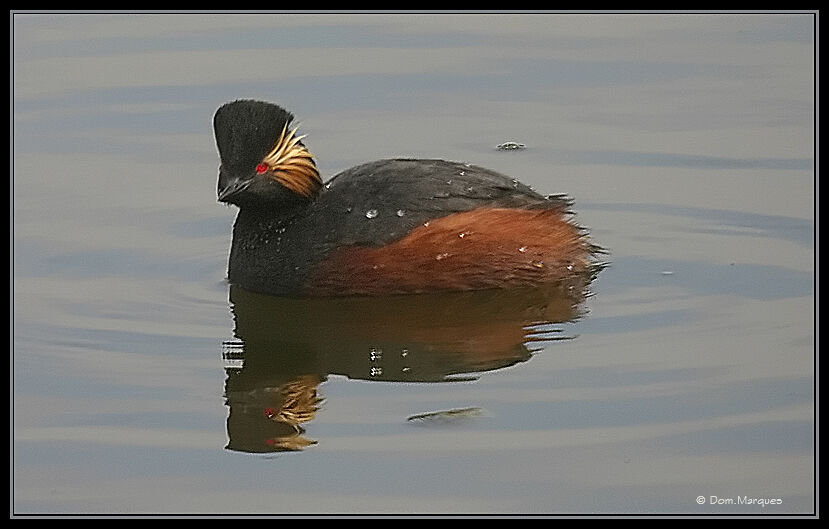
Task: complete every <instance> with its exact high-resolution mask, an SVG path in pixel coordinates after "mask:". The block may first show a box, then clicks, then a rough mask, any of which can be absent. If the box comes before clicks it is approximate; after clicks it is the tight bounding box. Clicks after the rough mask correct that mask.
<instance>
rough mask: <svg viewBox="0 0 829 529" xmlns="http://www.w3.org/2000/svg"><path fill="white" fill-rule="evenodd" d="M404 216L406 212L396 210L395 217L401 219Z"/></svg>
mask: <svg viewBox="0 0 829 529" xmlns="http://www.w3.org/2000/svg"><path fill="white" fill-rule="evenodd" d="M405 214H406V210H404V209H398V210H397V213H396V215H397V216H398V217H402V216H404V215H405Z"/></svg>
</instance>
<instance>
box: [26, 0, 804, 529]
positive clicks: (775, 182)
mask: <svg viewBox="0 0 829 529" xmlns="http://www.w3.org/2000/svg"><path fill="white" fill-rule="evenodd" d="M12 23H13V24H12V30H13V41H12V44H13V66H12V73H13V98H14V101H13V114H12V118H13V132H14V138H13V155H14V158H13V179H12V187H13V189H12V192H13V195H12V198H13V204H12V206H13V217H12V229H13V233H12V241H13V247H12V250H13V258H12V259H13V261H12V264H13V267H14V268H13V277H12V309H13V316H12V330H13V341H12V347H13V354H12V356H11V363H12V383H13V389H12V395H11V397H12V399H13V424H12V427H13V429H12V433H13V444H12V449H13V452H12V465H11V467H12V476H11V477H12V480H13V481H12V484H13V493H12V499H11V504H12V505H11V511H12V514H17V515H22V514H49V513H58V514H81V513H105V514H120V513H148V514H154V513H187V514H209V513H228V514H235V513H274V514H279V513H305V514H324V513H338V514H339V513H353V512H356V513H402V514H406V513H420V514H424V513H425V514H429V513H436V514H440V513H465V514H524V513H530V514H557V513H571V514H581V513H663V514H683V513H691V514H698V513H705V514H712V513H714V514H737V513H742V514H804V513H806V514H807V513H812V512H814V510H815V508H816V505H815V500H816V498H815V488H814V486H815V468H816V467H815V400H814V396H815V382H816V377H815V353H816V347H815V345H816V344H815V306H816V305H815V204H816V195H815V181H816V176H815V172H814V166H815V163H814V160H815V152H814V145H815V143H814V138H815V128H814V116H815V114H814V112H815V92H814V86H815V78H814V71H815V68H814V45H815V35H814V19H813V17H812V16H811V15H808V14H800V15H798V14H790V15H728V16H726V15H674V16H669V15H624V16H620V15H478V16H471V15H423V16H414V15H408V16H389V15H328V16H309V15H290V16H289V15H264V14H251V15H239V16H230V15H156V16H151V15H141V16H138V15H117V16H116V15H69V16H67V15H29V14H19V13H18V14H15V15H14V16H13V17H12ZM241 97H255V98H261V99H266V100H271V101H275V102H279V103H281V104H283V105H284V106H286V107H287V108H289V109H291V110H292V111H293V112H294V113H295V114H296V115H297V116H298V119H299V120H300V122H301V124H302V126H301V131H302V132H303V133H306V134H308V135H309V136H308V139H307V144H308V145H309V147H310V149H311V151H312V152H314V153H315V154H316V156H317V161H318V164H319V166H320V168H321V169H322V172H323V173H324V174H326V175H328V176H331V175H333V174H335V173H336V172H338V171H340V170H342V169H345V168H347V167H349V166H351V165H354V164H356V163H360V162H364V161H368V160H372V159H376V158H382V157H389V156H418V157H440V158H447V159H452V160H461V161H467V162H471V163H475V164H479V165H484V166H487V167H490V168H492V169H495V170H498V171H501V172H504V173H506V174H510V175H512V176H515V177H516V178H519V179H521V180H522V181H524V182H526V183H528V184H530V185H532V186H534V187H535V188H536V189H537V190H539V191H540V192H542V193H567V194H569V195H571V196H572V197H574V199H575V200H576V205H575V210H576V211H577V213H578V217H577V218H578V220H579V222H580V223H581V224H583V225H585V226H588V227H590V228H591V230H592V234H593V237H594V239H595V241H596V242H598V243H599V244H601V245H603V246H606V247H607V248H608V249H609V250H610V252H611V253H610V255H609V256H608V259H609V260H610V261H611V266H610V267H608V268H607V269H605V270H603V271H602V272H601V274H600V275H599V276H598V278H597V279H596V280H595V281H594V282H593V283H592V284H590V285H589V291H590V294H591V295H590V296H588V297H582V296H581V295H580V294H581V290H580V289H575V290H571V291H569V292H564V293H561V292H509V293H471V294H470V293H466V294H457V295H450V296H423V297H412V298H403V299H401V298H377V299H368V300H367V299H362V300H338V301H336V302H331V301H320V300H315V301H301V300H284V299H278V298H276V299H275V298H269V297H267V296H257V295H252V294H250V293H246V292H243V291H239V290H233V291H231V289H230V287H229V286H228V285H227V284H226V282H225V281H224V274H225V266H226V259H227V250H228V247H229V242H230V226H231V223H232V220H233V217H234V214H235V211H234V210H233V209H230V208H226V207H224V206H220V205H217V203H216V201H215V184H216V183H215V178H216V168H217V164H218V160H217V156H216V152H215V147H214V143H213V138H212V131H211V118H212V113H213V112H214V111H215V109H216V108H217V107H218V106H219V105H221V104H222V103H223V102H225V101H228V100H232V99H236V98H241ZM505 141H516V142H520V143H523V144H525V145H526V146H527V148H526V149H523V150H516V151H499V150H497V149H495V148H494V147H495V146H496V145H498V144H500V143H502V142H505ZM379 199H380V198H379V197H378V200H379ZM231 298H232V300H231ZM231 301H232V303H231ZM452 410H455V412H454V413H444V414H437V415H430V414H431V412H439V411H452ZM409 418H413V420H407V419H409ZM700 497H701V499H702V504H700V503H699V502H698V498H700ZM753 499H754V500H756V499H759V500H775V501H774V503H771V504H768V505H765V506H763V505H758V504H757V503H747V500H753ZM777 500H779V501H777Z"/></svg>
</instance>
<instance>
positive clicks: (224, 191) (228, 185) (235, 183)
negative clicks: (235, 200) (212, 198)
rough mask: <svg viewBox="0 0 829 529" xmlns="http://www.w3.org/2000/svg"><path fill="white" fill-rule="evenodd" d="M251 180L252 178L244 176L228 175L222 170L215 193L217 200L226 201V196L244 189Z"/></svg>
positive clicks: (228, 196)
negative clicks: (243, 177) (244, 177)
mask: <svg viewBox="0 0 829 529" xmlns="http://www.w3.org/2000/svg"><path fill="white" fill-rule="evenodd" d="M251 182H253V179H251V178H246V179H242V178H239V177H232V176H228V175H227V174H225V173H224V172H222V173H220V174H219V186H218V189H217V195H218V199H219V202H227V201H228V198H230V197H231V196H233V195H235V194H236V193H239V192H241V191H244V190H245V189H246V188H247V187H248V186H249V185H250V184H251Z"/></svg>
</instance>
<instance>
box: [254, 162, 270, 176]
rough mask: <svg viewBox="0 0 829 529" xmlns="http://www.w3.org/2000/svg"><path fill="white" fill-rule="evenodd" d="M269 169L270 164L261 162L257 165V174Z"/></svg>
mask: <svg viewBox="0 0 829 529" xmlns="http://www.w3.org/2000/svg"><path fill="white" fill-rule="evenodd" d="M268 169H269V167H268V164H266V163H260V164H259V165H257V166H256V174H262V173H264V172H266V171H267V170H268Z"/></svg>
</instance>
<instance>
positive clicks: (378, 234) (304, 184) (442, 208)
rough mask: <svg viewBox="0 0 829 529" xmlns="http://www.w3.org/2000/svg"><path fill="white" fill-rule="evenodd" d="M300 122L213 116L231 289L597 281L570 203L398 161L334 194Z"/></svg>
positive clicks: (412, 288)
mask: <svg viewBox="0 0 829 529" xmlns="http://www.w3.org/2000/svg"><path fill="white" fill-rule="evenodd" d="M293 119H294V116H293V114H291V113H290V112H288V111H287V110H285V109H283V108H282V107H280V106H278V105H275V104H272V103H267V102H262V101H253V100H238V101H233V102H230V103H227V104H225V105H223V106H221V107H220V108H219V109H218V110H217V111H216V114H215V116H214V119H213V125H214V132H215V136H216V145H217V148H218V151H219V157H220V160H221V165H220V167H219V182H218V200H219V201H220V202H224V203H228V204H233V205H235V206H237V207H238V208H239V212H238V215H237V217H236V222H235V223H234V226H233V242H232V246H231V250H230V258H229V264H228V280H229V282H230V283H233V284H236V285H239V286H241V287H242V288H245V289H248V290H252V291H255V292H262V293H268V294H276V295H284V296H348V295H384V294H412V293H425V292H438V291H461V290H482V289H490V288H512V287H524V286H532V285H542V284H549V283H554V282H563V281H566V280H568V279H569V278H572V277H574V276H577V275H579V274H585V273H588V272H589V271H590V270H591V266H592V265H593V264H594V257H595V255H596V254H597V253H598V252H599V251H600V249H599V247H597V246H595V245H593V244H591V243H590V241H589V239H588V237H587V233H586V231H585V230H584V229H582V228H581V227H579V226H577V225H576V224H575V223H574V222H572V220H571V218H570V217H571V213H570V211H569V209H570V206H571V201H570V200H569V199H568V198H567V197H565V196H563V195H551V196H542V195H540V194H538V193H536V192H535V191H533V190H532V189H531V188H530V187H528V186H526V185H524V184H522V183H520V182H519V181H518V180H516V179H514V178H511V177H509V176H505V175H502V174H500V173H497V172H495V171H492V170H489V169H485V168H483V167H478V166H475V165H470V164H466V163H459V162H451V161H444V160H431V159H403V158H397V159H386V160H378V161H374V162H369V163H365V164H362V165H358V166H356V167H352V168H351V169H346V170H345V171H343V172H341V173H339V174H337V175H336V176H334V177H333V178H331V179H330V180H329V181H328V182H327V183H325V184H323V180H322V178H321V177H320V174H319V171H318V170H317V166H316V163H315V162H314V158H313V156H312V154H311V153H310V152H309V151H308V149H307V148H306V146H305V144H304V143H303V141H302V140H303V138H304V137H305V136H298V135H297V129H296V128H293V127H292V124H291V123H292V121H293Z"/></svg>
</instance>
